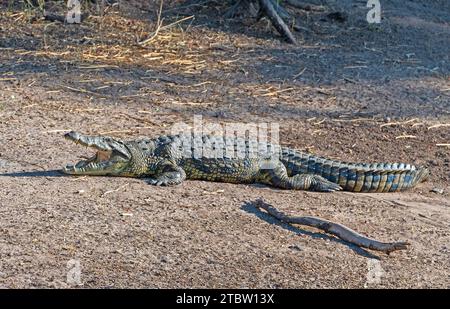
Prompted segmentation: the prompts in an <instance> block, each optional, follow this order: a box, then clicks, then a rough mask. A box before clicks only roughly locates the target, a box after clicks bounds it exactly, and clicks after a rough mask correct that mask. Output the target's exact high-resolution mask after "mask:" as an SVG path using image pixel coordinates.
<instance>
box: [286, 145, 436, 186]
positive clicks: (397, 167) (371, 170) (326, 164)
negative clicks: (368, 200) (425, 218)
mask: <svg viewBox="0 0 450 309" xmlns="http://www.w3.org/2000/svg"><path fill="white" fill-rule="evenodd" d="M282 161H283V163H284V164H285V165H286V167H287V170H288V173H289V174H290V175H294V174H315V175H320V176H322V177H324V178H326V179H327V180H329V181H331V182H334V183H337V184H339V185H340V186H341V187H342V189H343V190H346V191H352V192H399V191H404V190H407V189H409V188H412V187H414V186H415V185H416V184H418V183H420V182H423V181H425V180H426V179H427V178H428V176H429V172H428V169H426V168H424V167H418V168H417V167H415V166H414V165H410V164H404V163H373V164H363V163H347V162H341V161H337V160H330V159H326V158H322V157H318V156H314V155H311V154H307V153H302V152H297V151H293V150H291V149H283V153H282Z"/></svg>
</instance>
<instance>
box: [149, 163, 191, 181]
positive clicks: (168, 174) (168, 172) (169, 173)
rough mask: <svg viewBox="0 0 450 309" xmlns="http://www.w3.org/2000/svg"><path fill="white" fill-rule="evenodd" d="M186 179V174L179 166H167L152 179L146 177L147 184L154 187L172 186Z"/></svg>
mask: <svg viewBox="0 0 450 309" xmlns="http://www.w3.org/2000/svg"><path fill="white" fill-rule="evenodd" d="M185 179H186V172H185V171H184V170H183V169H182V168H181V167H179V166H176V165H174V164H167V165H164V166H163V167H162V168H161V171H160V172H159V173H158V174H156V175H155V176H153V177H147V178H146V179H145V180H146V181H147V183H149V184H151V185H155V186H172V185H178V184H180V183H182V182H183V181H184V180H185Z"/></svg>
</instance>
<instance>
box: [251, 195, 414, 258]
mask: <svg viewBox="0 0 450 309" xmlns="http://www.w3.org/2000/svg"><path fill="white" fill-rule="evenodd" d="M255 206H256V207H257V208H262V209H264V210H265V211H267V213H268V214H269V215H271V216H272V217H274V218H276V219H278V220H280V221H282V222H285V223H289V224H300V225H306V226H311V227H315V228H317V229H319V230H322V231H324V232H326V233H329V234H332V235H334V236H336V237H338V238H340V239H342V240H344V241H346V242H349V243H351V244H354V245H356V246H358V247H362V248H367V249H372V250H376V251H381V252H385V253H387V254H389V253H390V252H392V251H396V250H405V249H407V246H408V245H409V243H407V242H392V243H386V242H380V241H378V240H375V239H373V238H369V237H365V236H363V235H361V234H359V233H357V232H356V231H354V230H352V229H350V228H348V227H346V226H344V225H342V224H339V223H334V222H331V221H328V220H325V219H321V218H318V217H309V216H305V217H292V216H288V215H286V214H284V213H282V212H280V211H278V210H277V209H276V208H274V207H273V206H271V205H269V204H267V203H265V202H264V201H263V200H261V199H258V200H257V201H256V202H255Z"/></svg>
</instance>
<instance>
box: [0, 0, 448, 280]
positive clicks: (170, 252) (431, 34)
mask: <svg viewBox="0 0 450 309" xmlns="http://www.w3.org/2000/svg"><path fill="white" fill-rule="evenodd" d="M310 2H311V3H315V4H324V5H325V7H326V9H327V10H326V11H325V12H304V11H300V10H299V11H297V14H299V16H301V18H300V20H301V21H302V23H303V24H302V26H303V27H305V28H308V29H311V31H310V32H305V33H297V36H298V37H297V39H298V40H299V42H300V44H299V45H298V46H288V45H286V44H285V43H284V42H282V41H279V38H278V37H277V34H276V32H274V31H273V29H271V28H268V27H266V23H265V21H264V20H262V21H260V22H258V23H248V21H242V20H239V19H236V20H224V19H223V18H222V14H223V10H224V7H223V6H221V5H217V6H216V7H213V8H211V7H206V6H203V5H198V6H187V7H186V6H185V5H184V3H183V1H172V2H170V1H167V6H166V7H165V12H166V13H165V18H166V19H165V21H166V23H167V24H168V23H170V22H173V21H176V20H178V19H180V18H182V17H180V16H191V15H195V19H192V20H189V21H188V22H185V23H180V25H179V27H173V28H170V29H169V30H167V31H163V32H161V33H160V34H159V35H158V36H156V37H155V39H154V41H152V43H151V44H148V45H147V46H146V47H145V48H143V47H141V46H139V44H138V43H137V42H139V41H141V40H143V39H145V38H148V37H150V36H151V34H152V32H153V30H154V29H155V23H156V17H155V14H154V10H155V8H156V7H157V5H155V6H141V7H140V6H139V5H137V4H132V3H131V2H130V4H129V5H127V6H126V7H121V8H120V10H118V9H117V8H116V9H114V8H111V9H110V11H109V12H108V13H107V14H106V15H105V16H104V17H101V16H97V15H95V14H94V15H93V16H91V17H89V18H88V19H87V20H86V21H84V22H83V23H82V24H80V25H63V24H61V23H53V24H52V23H49V22H47V21H43V20H40V19H33V18H32V17H33V16H34V15H33V14H35V12H25V13H24V11H23V10H22V9H21V8H20V7H6V6H1V7H2V12H1V13H0V50H1V52H0V85H1V87H0V197H1V198H0V212H1V215H2V216H1V219H0V222H1V224H0V231H1V232H0V234H1V235H2V237H0V257H1V258H0V286H4V287H69V286H72V285H71V284H69V283H67V280H66V276H67V272H68V266H67V263H68V262H69V261H71V260H75V261H79V262H80V266H81V274H82V277H81V282H82V286H83V287H101V288H106V287H209V288H213V287H219V288H224V287H236V288H237V287H262V288H285V287H289V288H294V287H310V288H312V287H327V288H331V287H364V286H365V285H366V286H367V276H368V275H370V269H371V265H372V264H371V263H376V262H374V260H375V261H379V262H380V264H379V265H380V266H381V268H382V277H381V280H380V281H379V282H377V283H372V284H371V285H370V284H369V286H371V287H381V288H385V287H449V282H450V280H449V279H450V271H449V269H450V263H449V260H450V252H449V250H450V249H449V244H450V229H449V227H450V225H449V222H450V220H449V219H450V199H449V195H450V186H449V181H450V151H449V149H450V148H449V147H447V146H445V144H448V143H450V126H448V125H447V126H445V124H448V123H450V91H449V89H450V74H449V73H450V66H449V64H450V61H449V55H450V39H449V38H450V35H449V34H450V30H449V29H450V15H449V13H448V12H450V10H449V9H450V8H449V3H448V1H419V0H415V1H408V2H407V3H405V2H404V1H389V2H386V3H385V2H382V9H383V20H382V23H381V24H380V25H378V26H373V25H369V24H367V22H365V16H366V13H367V8H366V7H365V3H363V2H364V1H363V2H357V3H356V4H355V2H354V1H342V0H340V1H310ZM165 3H166V1H165ZM55 10H56V9H55ZM334 11H345V12H346V13H347V14H348V16H349V18H348V20H347V21H346V22H344V23H337V22H333V21H330V20H327V19H324V16H325V15H326V14H328V13H330V12H334ZM93 13H95V10H94V12H93ZM210 16H215V17H216V18H212V19H211V18H208V17H210ZM211 20H214V21H211ZM194 115H202V116H203V120H204V121H205V122H216V123H220V124H224V123H228V122H238V121H244V122H275V123H279V124H280V125H281V133H280V138H281V143H282V144H284V145H288V146H291V147H294V148H297V149H300V150H308V151H312V152H314V153H317V154H320V155H324V156H327V157H332V158H338V159H341V160H348V161H394V162H398V161H405V162H407V163H414V164H417V165H426V166H428V167H429V168H430V171H431V178H430V180H429V181H428V182H426V183H424V184H422V185H420V186H419V187H417V188H415V189H413V190H412V191H410V192H406V193H395V194H351V193H345V192H340V193H336V194H334V193H333V194H321V193H312V192H297V191H282V190H275V189H271V188H267V187H263V186H253V185H233V184H221V183H208V182H201V181H187V182H185V183H183V184H182V185H180V186H176V187H170V188H159V187H153V186H149V185H147V184H145V183H144V182H143V181H141V180H139V179H126V178H108V177H103V178H102V177H89V178H88V177H67V176H63V175H61V174H60V173H59V172H58V171H57V170H58V169H60V168H61V167H62V166H63V165H65V164H66V163H67V162H74V161H76V160H77V159H78V158H79V156H81V155H84V154H86V151H85V150H84V149H79V148H78V147H74V145H72V144H71V143H68V142H67V141H65V140H64V139H63V138H62V134H63V133H64V132H66V131H67V130H77V131H81V132H83V133H89V134H107V135H112V136H117V137H122V138H134V137H137V136H142V135H146V136H157V135H159V134H164V133H169V132H170V128H171V126H172V125H173V124H174V123H176V122H179V121H185V122H188V123H191V122H192V121H193V116H194ZM433 188H440V189H443V190H444V193H443V194H437V193H433V192H430V190H431V189H433ZM260 197H262V198H264V199H265V200H266V201H268V202H270V203H271V204H273V205H274V206H276V207H278V208H279V209H280V210H283V211H284V212H287V213H291V214H309V215H315V216H320V217H324V218H326V219H330V220H333V221H337V222H340V223H343V224H345V225H347V226H349V227H351V228H353V229H355V230H357V231H359V232H361V233H363V234H366V235H368V236H371V237H375V238H378V239H380V240H385V241H392V240H408V241H410V242H411V244H412V245H411V248H410V249H409V250H407V251H402V252H396V253H393V254H391V255H390V256H386V255H380V254H376V253H374V252H369V251H365V250H361V249H358V248H356V247H353V246H351V245H348V244H346V243H343V242H341V241H339V240H337V239H336V238H334V237H329V236H327V235H325V234H322V233H318V232H317V231H316V230H313V229H306V228H305V229H302V228H301V227H298V228H297V227H291V226H287V225H283V224H281V223H279V222H277V221H275V220H273V219H272V218H270V217H269V216H267V215H266V214H264V213H262V212H260V211H258V210H256V209H255V208H254V207H253V206H252V201H254V200H256V199H257V198H260ZM70 265H72V264H69V268H70Z"/></svg>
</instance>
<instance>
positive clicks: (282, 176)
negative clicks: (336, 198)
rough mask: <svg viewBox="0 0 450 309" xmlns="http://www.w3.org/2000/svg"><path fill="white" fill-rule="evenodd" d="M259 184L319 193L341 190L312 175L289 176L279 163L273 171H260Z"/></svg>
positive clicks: (337, 186)
mask: <svg viewBox="0 0 450 309" xmlns="http://www.w3.org/2000/svg"><path fill="white" fill-rule="evenodd" d="M260 174H261V175H260V179H259V182H261V183H265V184H268V185H272V186H274V187H278V188H281V189H290V190H309V191H319V192H333V191H339V190H342V188H341V187H340V186H339V185H338V184H336V183H334V182H331V181H328V180H326V179H325V178H323V177H322V176H319V175H313V174H297V175H293V176H289V175H288V173H287V170H286V167H285V166H284V165H283V164H282V163H281V162H280V163H279V164H277V165H276V166H275V167H274V168H273V169H267V170H262V171H261V172H260Z"/></svg>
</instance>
